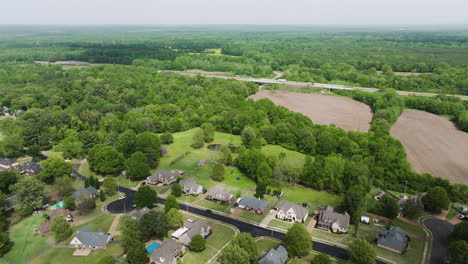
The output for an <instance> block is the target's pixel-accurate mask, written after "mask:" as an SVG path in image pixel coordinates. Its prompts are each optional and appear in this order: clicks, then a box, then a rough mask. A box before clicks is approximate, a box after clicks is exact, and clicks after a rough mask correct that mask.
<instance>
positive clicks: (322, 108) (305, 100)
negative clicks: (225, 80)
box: [249, 90, 372, 132]
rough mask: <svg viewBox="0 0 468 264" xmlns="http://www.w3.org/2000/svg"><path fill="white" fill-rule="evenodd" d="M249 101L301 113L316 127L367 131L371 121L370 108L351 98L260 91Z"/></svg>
mask: <svg viewBox="0 0 468 264" xmlns="http://www.w3.org/2000/svg"><path fill="white" fill-rule="evenodd" d="M249 98H251V99H253V100H259V99H262V98H267V99H270V100H271V101H272V102H273V103H275V104H276V105H280V106H284V107H286V108H288V109H289V110H291V111H294V112H298V113H302V114H304V115H305V116H307V117H309V118H310V119H311V120H312V122H314V123H316V124H320V125H331V124H335V125H336V126H337V127H340V128H343V129H345V130H353V131H360V132H368V131H369V128H370V122H371V120H372V113H371V110H370V108H369V106H367V105H365V104H363V103H360V102H357V101H354V100H352V99H350V98H344V97H338V96H326V95H319V94H303V93H296V92H288V91H271V90H262V91H259V92H258V93H256V94H254V95H251V96H250V97H249Z"/></svg>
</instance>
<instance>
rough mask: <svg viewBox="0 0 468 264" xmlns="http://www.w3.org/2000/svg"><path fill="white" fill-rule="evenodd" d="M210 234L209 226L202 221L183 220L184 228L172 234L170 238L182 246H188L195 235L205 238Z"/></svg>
mask: <svg viewBox="0 0 468 264" xmlns="http://www.w3.org/2000/svg"><path fill="white" fill-rule="evenodd" d="M210 232H211V228H210V226H209V225H208V224H207V223H206V221H205V220H203V219H197V220H195V221H192V220H190V219H187V220H185V223H184V226H183V227H181V228H179V229H177V230H176V231H175V232H174V233H172V237H173V238H175V239H177V240H179V242H181V243H183V244H184V245H188V244H189V243H190V241H192V238H193V237H194V236H195V235H201V236H202V237H203V238H206V237H207V236H208V235H209V234H210Z"/></svg>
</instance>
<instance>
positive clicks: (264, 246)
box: [255, 239, 281, 256]
mask: <svg viewBox="0 0 468 264" xmlns="http://www.w3.org/2000/svg"><path fill="white" fill-rule="evenodd" d="M255 243H256V244H257V252H258V255H259V256H260V254H262V252H264V251H268V250H269V249H270V248H274V247H276V246H277V245H279V244H280V243H281V242H279V241H277V240H273V239H259V240H257V241H255Z"/></svg>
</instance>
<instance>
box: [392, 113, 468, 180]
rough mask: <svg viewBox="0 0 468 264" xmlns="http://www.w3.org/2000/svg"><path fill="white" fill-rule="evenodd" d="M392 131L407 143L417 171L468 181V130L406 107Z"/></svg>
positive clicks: (439, 117) (413, 165)
mask: <svg viewBox="0 0 468 264" xmlns="http://www.w3.org/2000/svg"><path fill="white" fill-rule="evenodd" d="M390 134H391V135H392V136H393V137H395V138H396V139H398V140H400V142H401V143H402V144H403V145H404V147H405V149H406V153H407V158H408V161H409V162H410V163H411V165H412V167H413V169H414V170H415V171H416V172H419V173H423V172H427V173H431V174H432V175H434V176H439V177H442V178H445V179H448V180H449V181H450V182H452V183H463V184H468V133H465V132H462V131H460V130H458V129H457V128H456V127H455V125H454V124H453V123H452V122H450V121H449V120H447V119H446V118H444V117H441V116H438V115H434V114H430V113H427V112H422V111H416V110H405V111H404V112H403V114H402V115H401V116H400V118H399V119H398V121H397V122H396V123H395V124H394V125H393V126H392V129H391V131H390Z"/></svg>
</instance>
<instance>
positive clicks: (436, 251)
mask: <svg viewBox="0 0 468 264" xmlns="http://www.w3.org/2000/svg"><path fill="white" fill-rule="evenodd" d="M423 225H425V226H426V227H427V228H428V229H429V231H431V233H432V250H431V257H430V259H429V264H441V263H445V253H446V250H447V246H448V235H449V234H450V232H452V231H453V225H452V224H450V223H449V222H447V221H445V220H441V219H437V218H428V219H425V220H424V221H423Z"/></svg>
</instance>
